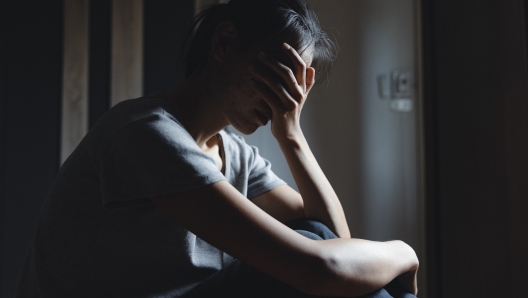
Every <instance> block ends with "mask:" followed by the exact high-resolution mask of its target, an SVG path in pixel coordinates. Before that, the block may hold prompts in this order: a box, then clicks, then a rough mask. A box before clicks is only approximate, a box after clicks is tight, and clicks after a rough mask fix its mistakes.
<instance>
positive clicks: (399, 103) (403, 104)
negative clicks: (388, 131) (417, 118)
mask: <svg viewBox="0 0 528 298" xmlns="http://www.w3.org/2000/svg"><path fill="white" fill-rule="evenodd" d="M390 109H391V110H392V111H395V112H403V113H408V112H411V111H412V110H413V100H412V99H410V98H396V99H392V100H391V101H390Z"/></svg>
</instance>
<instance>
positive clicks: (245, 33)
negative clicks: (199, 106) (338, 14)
mask: <svg viewBox="0 0 528 298" xmlns="http://www.w3.org/2000/svg"><path fill="white" fill-rule="evenodd" d="M225 21H231V22H233V23H234V24H235V27H236V28H237V32H238V34H239V36H240V38H241V40H242V42H243V44H245V45H247V46H251V45H257V44H262V45H264V46H266V45H271V44H274V45H276V44H279V42H281V41H285V42H287V43H289V44H290V45H291V46H293V47H294V48H295V49H296V50H297V51H298V52H299V53H302V52H303V51H305V50H306V49H307V48H309V47H311V46H313V50H314V52H313V55H314V56H313V61H312V67H314V68H315V69H316V72H317V75H318V78H319V79H318V81H320V78H323V79H324V78H326V77H327V76H328V72H329V70H330V68H331V66H332V63H333V61H334V59H335V51H336V47H335V44H334V43H333V42H332V40H331V39H330V38H329V37H328V35H327V34H326V32H325V31H324V30H323V29H322V28H321V25H320V24H319V19H318V18H317V15H316V14H315V12H314V11H313V9H312V8H311V7H310V6H309V5H308V4H307V3H306V2H305V1H304V0H231V1H230V2H229V3H227V4H217V5H213V6H210V7H209V8H207V9H205V10H203V11H202V12H201V13H200V14H198V15H197V16H196V17H195V19H194V22H193V24H192V26H191V28H190V29H189V32H188V34H187V38H186V41H185V44H186V47H187V50H186V54H185V57H184V61H183V62H184V64H185V72H186V76H187V77H189V76H190V75H191V74H192V73H193V72H194V71H196V70H200V69H202V68H203V67H204V66H205V64H206V62H207V59H208V58H209V55H210V50H211V40H212V38H213V34H214V32H215V30H216V27H217V26H218V25H219V24H220V23H221V22H225ZM193 32H194V34H193ZM191 36H192V38H190V37H191Z"/></svg>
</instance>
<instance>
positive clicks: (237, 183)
mask: <svg viewBox="0 0 528 298" xmlns="http://www.w3.org/2000/svg"><path fill="white" fill-rule="evenodd" d="M177 118H178V111H177V109H176V107H175V106H174V104H173V103H172V102H171V101H170V100H168V99H166V98H164V97H163V96H161V95H152V96H150V97H143V98H138V99H132V100H127V101H124V102H122V103H120V104H118V105H116V106H115V107H114V108H112V109H110V110H109V111H108V112H107V113H106V114H105V115H104V116H103V117H102V118H101V119H100V120H99V121H98V123H97V124H96V125H95V126H94V127H93V128H92V129H91V130H90V132H89V133H88V134H87V135H86V137H85V138H84V139H83V140H82V142H81V143H80V144H79V146H78V147H77V148H76V149H75V151H74V152H73V153H72V154H71V156H70V157H69V158H68V159H67V160H66V162H65V163H64V165H63V166H62V168H61V169H60V171H59V174H58V176H57V179H56V180H55V182H54V184H53V186H52V188H51V190H50V193H49V196H48V199H47V201H46V204H45V206H44V208H43V211H42V214H41V217H40V219H39V223H38V226H37V231H36V234H35V238H34V242H33V245H32V247H31V249H30V251H29V254H28V256H27V258H26V263H25V265H24V268H23V273H22V276H21V279H20V282H19V288H18V293H17V297H178V296H180V295H182V294H183V293H185V292H187V291H188V290H190V289H191V288H193V287H194V286H195V285H197V284H198V283H199V282H200V281H202V280H204V279H205V278H206V277H207V276H209V275H211V274H212V273H214V272H216V271H218V270H219V269H221V268H222V267H223V266H225V265H227V263H228V262H230V261H231V257H229V256H228V255H226V254H224V253H223V252H221V251H219V250H218V249H217V248H215V247H213V246H211V245H209V244H208V243H206V242H205V241H203V240H201V239H200V238H198V237H196V235H194V234H193V233H191V232H189V231H188V230H186V229H185V228H183V227H182V226H181V225H179V224H178V222H177V221H176V220H174V219H172V218H170V217H169V216H168V215H167V214H165V213H164V212H163V211H161V210H160V209H159V208H158V207H156V206H155V205H154V204H153V203H151V202H150V201H149V200H148V199H147V198H148V197H149V196H152V195H156V194H163V193H174V192H179V191H184V190H189V189H193V188H197V187H200V186H204V185H208V184H211V183H214V182H217V181H221V180H227V181H228V182H229V183H231V184H232V185H233V186H234V187H235V188H236V189H238V190H239V191H240V192H241V193H242V194H243V195H244V196H246V197H248V198H250V199H251V198H253V197H255V196H258V195H260V194H262V193H264V192H266V191H269V190H271V189H273V188H275V187H277V186H279V185H281V184H284V182H283V181H282V180H280V179H279V178H278V177H277V176H276V175H275V174H274V173H273V172H272V171H271V169H270V163H269V162H268V161H267V160H265V159H263V158H262V157H260V155H259V154H258V150H257V148H255V147H252V146H249V145H247V144H246V143H245V142H244V140H243V139H242V138H241V137H239V136H236V135H234V134H232V133H229V132H226V131H221V132H220V134H221V136H222V140H223V148H224V155H225V175H223V174H222V173H221V172H220V171H219V170H218V167H217V165H216V163H215V161H214V159H213V158H212V157H210V156H209V155H207V154H205V153H204V152H203V151H202V150H200V148H199V147H198V145H197V144H196V142H195V141H194V139H193V138H192V137H191V136H190V135H189V133H188V132H187V131H186V130H185V128H184V127H183V126H182V125H181V123H180V122H179V121H178V119H177Z"/></svg>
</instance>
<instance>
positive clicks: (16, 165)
mask: <svg viewBox="0 0 528 298" xmlns="http://www.w3.org/2000/svg"><path fill="white" fill-rule="evenodd" d="M111 3H112V2H111V1H108V0H106V1H105V0H91V1H90V27H89V32H90V35H89V36H90V37H89V38H90V40H89V44H90V57H89V61H90V65H89V68H90V75H89V81H90V89H89V94H90V95H89V98H90V104H89V124H90V126H92V125H93V124H94V123H95V121H96V120H97V119H98V118H99V117H100V116H101V115H102V114H103V113H104V112H105V111H106V110H107V109H108V106H109V95H110V37H111V32H110V31H111V30H110V28H111V22H110V15H111ZM144 3H145V4H144V5H145V6H144V26H145V27H144V38H145V44H144V74H143V75H144V92H145V94H149V93H152V92H154V91H162V90H169V89H171V88H174V87H175V86H177V85H179V84H180V83H181V82H182V80H183V71H182V69H181V67H180V49H181V46H182V41H183V36H184V35H185V32H186V28H187V27H188V25H189V23H190V22H191V19H192V16H193V14H194V1H192V0H185V1H184V0H178V1H171V0H156V1H145V2H144ZM63 5H64V4H63V2H62V1H38V0H32V1H19V0H4V1H0V22H1V23H0V30H1V31H0V34H1V35H0V57H1V60H0V63H1V64H0V125H1V126H0V132H1V141H0V142H1V143H0V169H1V171H0V255H1V258H0V268H1V270H0V297H14V295H15V289H16V284H17V281H18V276H19V274H20V271H21V267H22V264H23V261H24V259H25V256H26V254H27V251H28V249H29V246H30V244H31V242H32V238H33V233H34V230H35V226H36V223H37V220H38V216H39V213H40V210H41V207H42V205H43V203H44V200H45V199H46V194H47V192H48V189H49V188H50V186H51V184H52V183H53V180H54V179H55V176H56V174H57V173H58V169H59V150H60V127H61V123H60V119H61V92H62V51H63V43H62V39H63V27H62V26H63Z"/></svg>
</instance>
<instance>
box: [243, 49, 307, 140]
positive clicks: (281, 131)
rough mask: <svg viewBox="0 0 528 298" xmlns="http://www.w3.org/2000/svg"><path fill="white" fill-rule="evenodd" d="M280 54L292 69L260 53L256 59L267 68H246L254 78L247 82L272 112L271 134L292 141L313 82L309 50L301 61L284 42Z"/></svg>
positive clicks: (297, 131)
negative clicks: (282, 54) (284, 56)
mask: <svg viewBox="0 0 528 298" xmlns="http://www.w3.org/2000/svg"><path fill="white" fill-rule="evenodd" d="M282 51H283V52H284V54H285V55H286V57H287V58H288V59H289V60H290V61H291V63H292V68H290V67H288V66H286V65H285V64H283V63H281V62H279V61H278V60H277V59H275V58H274V57H271V56H270V55H267V54H265V53H264V52H260V53H259V54H258V58H259V60H260V61H261V62H262V63H263V64H264V65H265V66H267V69H257V68H256V67H254V66H250V68H249V70H250V71H251V73H252V74H253V75H254V76H255V78H256V79H251V80H250V82H251V85H252V87H253V88H254V89H255V90H256V92H258V93H259V94H260V95H261V96H262V99H263V100H264V101H265V102H266V103H267V104H268V105H269V106H270V108H271V110H272V114H273V115H272V120H271V121H272V123H271V131H272V133H273V135H274V136H275V138H276V139H277V140H278V141H279V142H280V141H281V140H291V139H294V138H295V137H296V136H297V135H298V134H300V133H301V128H300V115H301V110H302V108H303V105H304V103H305V102H306V98H307V97H308V93H309V92H310V89H311V88H312V86H313V84H314V82H315V69H314V68H312V67H309V65H310V64H311V60H312V50H311V49H309V50H307V51H305V52H306V54H307V55H305V56H306V57H304V59H303V57H301V56H300V55H299V53H297V51H296V50H295V49H294V48H293V47H291V46H290V45H288V44H286V43H283V44H282Z"/></svg>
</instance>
